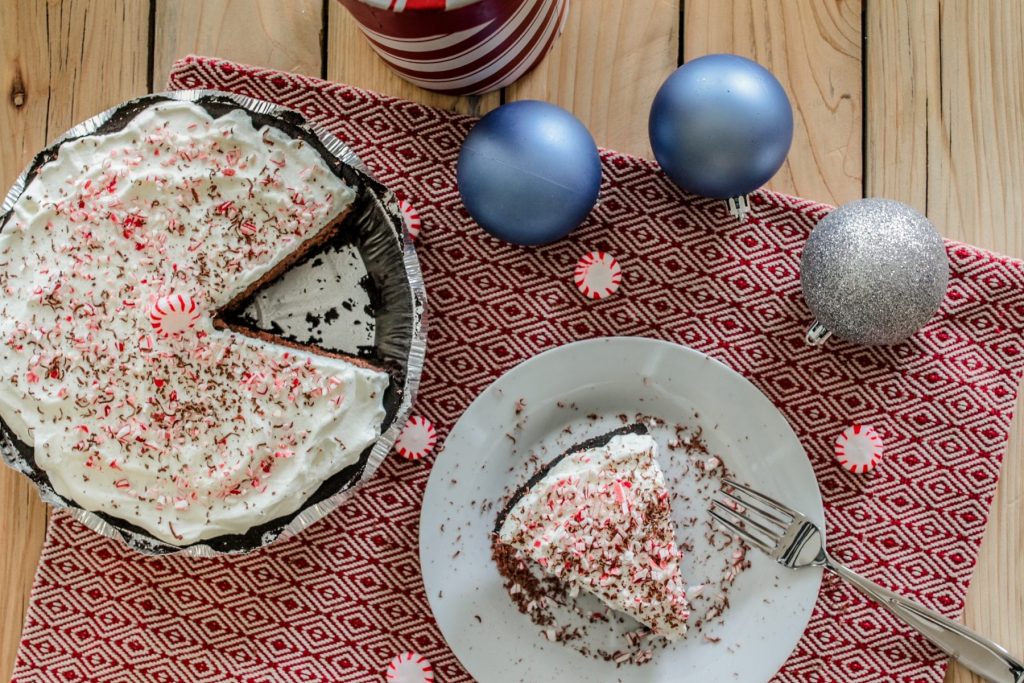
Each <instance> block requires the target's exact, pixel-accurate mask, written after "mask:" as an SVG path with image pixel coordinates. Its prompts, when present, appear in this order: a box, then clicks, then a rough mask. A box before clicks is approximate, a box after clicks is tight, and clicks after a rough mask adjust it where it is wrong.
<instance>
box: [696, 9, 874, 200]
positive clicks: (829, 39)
mask: <svg viewBox="0 0 1024 683" xmlns="http://www.w3.org/2000/svg"><path fill="white" fill-rule="evenodd" d="M684 9H685V16H684V18H683V47H684V57H685V58H686V60H690V59H694V58H696V57H699V56H701V55H704V54H709V53H717V52H731V53H735V54H740V55H743V56H745V57H749V58H750V59H753V60H755V61H757V62H759V63H760V64H762V65H763V66H765V67H766V68H768V69H769V70H770V71H771V72H772V73H774V74H775V76H776V77H777V78H778V79H779V81H780V82H781V83H782V85H783V87H785V89H786V92H787V93H788V94H789V97H790V101H791V102H792V103H793V114H794V119H795V127H794V135H793V146H792V148H791V149H790V152H789V158H788V159H787V160H786V164H785V165H784V166H783V167H782V169H781V170H780V171H779V172H778V174H776V176H775V177H774V178H773V179H772V180H771V182H769V183H768V187H770V188H771V189H774V190H778V191H781V192H788V193H790V194H797V195H799V196H801V197H808V198H811V199H817V200H819V201H823V202H831V203H833V204H839V203H842V202H845V201H849V200H850V199H854V198H856V197H859V196H860V195H861V191H862V182H861V178H862V170H861V169H862V166H861V156H862V154H861V140H862V105H861V102H862V92H861V83H862V78H861V77H862V73H861V0H836V1H834V2H828V3H824V2H790V1H787V2H750V0H686V2H685V3H684Z"/></svg>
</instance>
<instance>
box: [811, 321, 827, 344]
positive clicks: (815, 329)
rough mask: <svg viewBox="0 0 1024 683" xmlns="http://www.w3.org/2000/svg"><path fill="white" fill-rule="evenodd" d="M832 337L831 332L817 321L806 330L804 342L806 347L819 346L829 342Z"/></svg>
mask: <svg viewBox="0 0 1024 683" xmlns="http://www.w3.org/2000/svg"><path fill="white" fill-rule="evenodd" d="M831 336H832V332H831V331H830V330H829V329H828V328H827V327H825V326H824V325H822V324H821V323H819V322H818V321H817V320H815V321H814V323H813V324H812V325H811V326H810V327H809V328H808V329H807V336H806V337H804V341H805V342H807V345H808V346H821V345H822V344H824V343H825V342H827V341H828V340H829V337H831Z"/></svg>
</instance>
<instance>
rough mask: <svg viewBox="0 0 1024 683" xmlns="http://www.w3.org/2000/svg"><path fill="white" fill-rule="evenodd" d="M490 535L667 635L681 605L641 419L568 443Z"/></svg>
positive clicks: (680, 615) (672, 635) (683, 618)
mask: <svg viewBox="0 0 1024 683" xmlns="http://www.w3.org/2000/svg"><path fill="white" fill-rule="evenodd" d="M495 533H496V534H497V537H498V541H499V542H500V543H503V544H506V545H509V546H511V547H513V548H515V549H516V550H518V551H519V552H521V553H522V554H523V555H525V556H526V557H528V558H530V559H531V560H532V561H534V562H536V563H537V564H538V565H540V566H541V567H542V568H543V569H544V571H546V572H547V573H549V574H551V575H552V576H555V577H556V578H558V579H559V580H561V581H562V582H563V583H565V584H566V585H567V586H569V587H571V588H578V589H579V590H584V591H589V592H590V593H593V594H594V595H596V596H597V597H598V598H600V599H601V600H602V601H603V602H605V603H606V604H607V605H608V606H609V607H611V608H612V609H614V610H616V611H618V612H622V613H623V614H627V615H629V616H631V617H633V618H634V619H636V620H637V621H639V622H640V623H642V624H644V625H646V626H648V627H650V628H651V629H652V630H653V631H654V632H656V633H658V634H660V635H662V636H664V637H665V638H668V639H669V640H676V639H678V638H681V637H682V636H683V635H684V634H685V633H686V624H687V619H688V617H689V607H688V604H687V600H686V584H685V583H684V582H683V577H682V574H681V572H680V560H681V559H682V554H681V552H680V550H679V547H678V546H677V545H676V535H675V527H674V525H673V523H672V519H671V508H670V505H669V492H668V489H667V488H666V486H665V477H664V475H663V474H662V471H661V467H660V466H659V465H658V460H657V444H656V443H655V441H654V439H653V438H652V437H651V436H650V434H649V433H648V432H647V428H646V427H645V426H644V425H643V424H633V425H629V426H626V427H623V428H620V429H617V430H615V431H612V432H609V433H607V434H604V435H602V436H599V437H596V438H594V439H590V440H588V441H585V442H583V443H580V444H577V445H576V446H574V447H572V448H570V449H569V450H567V451H566V452H565V453H562V454H561V455H559V456H558V457H557V458H555V459H554V460H552V461H551V462H549V463H547V464H546V465H545V466H544V467H543V468H541V470H540V471H539V472H538V473H537V474H536V475H534V476H533V477H532V478H531V479H530V480H529V481H528V482H526V484H524V485H523V486H522V487H520V488H519V489H518V490H517V491H516V492H515V494H514V495H513V496H512V498H511V499H510V500H509V502H508V504H507V505H506V506H505V508H504V509H503V510H502V511H501V513H500V514H499V516H498V521H497V525H496V528H495Z"/></svg>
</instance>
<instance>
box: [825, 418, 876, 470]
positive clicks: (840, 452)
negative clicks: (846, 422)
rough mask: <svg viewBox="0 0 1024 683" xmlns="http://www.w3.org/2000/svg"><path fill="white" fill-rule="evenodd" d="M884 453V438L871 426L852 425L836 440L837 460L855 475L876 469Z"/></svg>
mask: <svg viewBox="0 0 1024 683" xmlns="http://www.w3.org/2000/svg"><path fill="white" fill-rule="evenodd" d="M883 453H884V444H883V443H882V437H881V436H879V435H878V432H876V431H875V430H874V428H873V427H871V426H870V425H859V424H852V425H850V426H849V427H847V428H846V429H844V430H843V433H842V434H840V435H839V438H837V439H836V460H838V461H839V464H840V465H842V466H843V467H845V468H846V469H848V470H850V471H851V472H854V473H861V474H863V473H864V472H870V471H871V470H873V469H875V466H876V465H878V463H880V462H881V461H882V455H883Z"/></svg>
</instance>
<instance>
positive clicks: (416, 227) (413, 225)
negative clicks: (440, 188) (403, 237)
mask: <svg viewBox="0 0 1024 683" xmlns="http://www.w3.org/2000/svg"><path fill="white" fill-rule="evenodd" d="M398 209H399V211H401V212H402V218H403V219H405V229H406V230H408V231H409V237H411V238H412V239H416V238H417V237H418V236H419V234H420V227H421V226H422V223H421V222H420V214H419V213H418V212H417V211H416V208H415V207H414V206H413V205H412V204H410V203H409V202H407V201H405V200H404V199H399V200H398Z"/></svg>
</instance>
